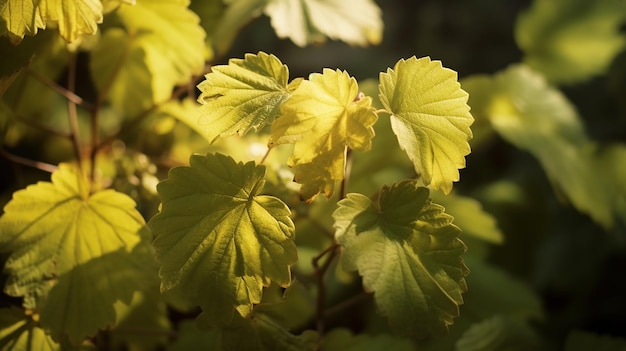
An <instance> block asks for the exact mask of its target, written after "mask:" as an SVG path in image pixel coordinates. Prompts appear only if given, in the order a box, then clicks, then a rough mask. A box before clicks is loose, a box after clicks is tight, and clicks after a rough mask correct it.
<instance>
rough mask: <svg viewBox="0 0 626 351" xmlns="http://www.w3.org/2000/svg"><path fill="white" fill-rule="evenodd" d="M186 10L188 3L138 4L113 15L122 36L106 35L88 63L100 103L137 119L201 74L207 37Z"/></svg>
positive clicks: (180, 0)
mask: <svg viewBox="0 0 626 351" xmlns="http://www.w3.org/2000/svg"><path fill="white" fill-rule="evenodd" d="M188 5H189V1H187V0H174V1H171V0H155V1H148V0H138V1H137V4H136V5H134V6H129V5H127V4H122V5H121V6H120V8H119V9H118V10H117V11H116V12H114V13H113V14H112V15H113V16H116V17H117V18H116V20H118V21H120V22H121V24H122V25H123V28H124V33H122V32H121V30H120V28H117V27H113V28H110V29H108V30H107V31H106V32H105V33H104V34H105V35H104V36H105V38H106V39H105V40H103V41H101V42H100V43H99V44H98V45H97V46H96V48H95V49H94V50H95V52H94V54H93V55H91V61H90V70H91V75H92V77H93V79H94V82H95V83H96V87H97V88H98V92H99V94H100V96H99V98H100V99H103V100H106V101H110V102H111V103H112V104H113V105H114V106H115V107H116V108H117V109H119V110H120V111H122V112H124V113H125V114H127V115H130V116H131V117H133V116H135V115H137V114H138V113H140V112H143V111H144V110H146V106H148V107H151V106H152V105H154V104H156V103H162V102H164V101H166V100H167V99H169V98H170V96H171V95H172V90H173V88H174V87H175V86H176V85H179V84H183V83H187V82H189V81H190V79H191V78H192V76H194V75H199V74H201V73H202V71H203V70H204V58H205V57H204V55H205V44H204V37H205V33H204V30H203V29H202V27H201V26H200V25H199V19H198V16H197V15H196V14H194V13H193V12H192V11H191V10H189V9H188V8H187V6H188ZM109 32H110V33H109Z"/></svg>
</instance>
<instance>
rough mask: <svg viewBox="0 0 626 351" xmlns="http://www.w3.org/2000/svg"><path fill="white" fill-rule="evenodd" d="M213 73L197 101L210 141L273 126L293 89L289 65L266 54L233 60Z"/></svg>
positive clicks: (215, 67)
mask: <svg viewBox="0 0 626 351" xmlns="http://www.w3.org/2000/svg"><path fill="white" fill-rule="evenodd" d="M211 71H212V72H211V73H209V74H207V75H206V76H205V78H206V79H205V80H204V81H203V82H202V83H200V84H199V85H198V89H200V91H201V92H202V93H201V94H200V97H199V98H198V101H199V102H200V103H201V104H203V106H202V109H201V114H202V117H201V119H200V122H199V123H200V124H201V125H203V126H204V128H206V129H207V134H208V136H209V138H208V139H209V142H213V141H215V139H217V138H218V137H220V136H228V135H233V134H237V135H239V136H241V135H244V134H246V133H247V132H248V131H250V130H254V131H257V130H259V129H261V128H262V127H263V126H265V124H266V123H271V122H272V121H273V120H274V118H276V117H278V116H279V115H280V107H281V105H282V104H283V102H284V101H285V100H286V99H287V98H289V95H290V91H291V90H293V89H292V88H291V87H289V86H288V81H289V70H288V69H287V66H286V65H284V64H283V63H282V62H280V60H279V59H278V58H277V57H276V56H274V55H268V54H266V53H264V52H259V53H258V54H257V55H253V54H246V56H245V58H244V59H231V60H229V61H228V65H220V66H213V67H212V68H211Z"/></svg>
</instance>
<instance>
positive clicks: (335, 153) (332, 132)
mask: <svg viewBox="0 0 626 351" xmlns="http://www.w3.org/2000/svg"><path fill="white" fill-rule="evenodd" d="M358 89H359V88H358V85H357V82H356V79H354V78H353V77H350V76H349V75H348V73H347V72H345V71H340V70H336V71H333V70H331V69H324V72H323V74H319V73H313V74H311V75H310V77H309V80H305V81H302V82H301V84H300V85H299V86H298V88H297V89H296V90H295V91H294V92H293V94H292V96H291V98H289V100H287V102H285V103H284V105H283V108H282V116H281V117H280V118H278V119H277V120H276V121H274V123H273V124H272V137H271V141H270V146H273V145H277V144H284V143H294V144H295V146H294V150H293V154H292V156H291V157H290V158H289V161H288V164H289V166H290V167H294V168H295V181H296V182H298V183H300V184H302V188H301V190H300V194H301V197H302V198H303V199H305V200H307V201H309V202H310V201H312V200H313V198H315V196H317V194H318V193H320V192H322V193H323V194H324V195H326V196H327V197H330V196H331V195H332V194H333V191H334V187H335V182H336V181H340V180H342V179H343V178H344V168H345V154H346V149H347V148H350V149H352V150H357V151H367V150H369V149H370V147H371V144H372V141H371V139H372V138H373V137H374V129H373V125H374V123H376V120H377V119H378V117H377V116H376V114H375V113H374V109H373V108H372V106H371V104H372V100H371V98H369V97H360V96H358V93H359V90H358Z"/></svg>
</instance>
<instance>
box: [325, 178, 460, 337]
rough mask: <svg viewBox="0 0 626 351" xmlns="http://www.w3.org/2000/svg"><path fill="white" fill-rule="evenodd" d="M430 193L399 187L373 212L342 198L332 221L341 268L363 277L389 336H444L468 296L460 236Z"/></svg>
mask: <svg viewBox="0 0 626 351" xmlns="http://www.w3.org/2000/svg"><path fill="white" fill-rule="evenodd" d="M428 193H429V192H428V189H426V188H421V187H417V186H416V182H415V181H404V182H401V183H398V184H394V185H393V186H391V187H384V188H383V190H382V192H381V194H380V198H379V201H378V204H374V203H373V202H372V201H371V200H370V199H368V198H367V197H365V196H363V195H360V194H355V193H351V194H348V196H347V198H346V199H343V200H341V201H340V202H339V208H338V209H337V210H336V211H335V212H334V213H333V218H334V219H335V225H334V226H335V229H336V232H335V237H336V239H337V241H338V242H339V243H340V244H341V245H343V246H344V249H345V250H344V256H343V257H342V263H343V265H344V267H345V268H346V269H347V270H358V271H359V274H360V275H361V276H363V285H364V286H365V289H366V290H368V291H372V292H374V299H375V301H376V305H377V306H378V308H379V310H380V312H381V313H382V314H383V315H385V316H387V317H388V318H389V322H390V324H391V327H392V328H393V329H395V330H397V331H399V332H401V333H405V334H412V335H416V336H418V337H424V336H426V335H429V334H442V333H445V332H446V331H447V328H448V325H450V324H452V322H453V319H454V318H455V317H457V316H458V315H459V305H460V304H462V303H463V299H462V297H461V294H462V293H463V292H464V291H465V290H466V289H467V286H466V283H465V275H467V273H468V269H467V267H466V266H465V264H464V263H463V260H462V258H461V254H462V253H463V252H464V251H465V245H464V244H463V242H461V240H460V239H459V238H458V235H459V233H460V230H459V228H458V227H456V226H455V225H453V224H452V223H451V222H452V217H451V216H449V215H447V214H445V213H444V209H443V207H441V206H439V205H436V204H433V203H432V202H431V201H430V200H429V199H428Z"/></svg>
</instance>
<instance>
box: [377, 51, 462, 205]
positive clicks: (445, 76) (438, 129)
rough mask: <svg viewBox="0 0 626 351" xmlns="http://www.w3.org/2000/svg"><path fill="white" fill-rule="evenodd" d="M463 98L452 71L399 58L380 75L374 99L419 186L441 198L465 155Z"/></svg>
mask: <svg viewBox="0 0 626 351" xmlns="http://www.w3.org/2000/svg"><path fill="white" fill-rule="evenodd" d="M467 99H468V95H467V93H466V92H465V91H463V90H462V89H461V87H460V85H459V83H458V82H457V74H456V72H454V71H452V70H450V69H447V68H444V67H442V66H441V62H440V61H431V60H430V58H428V57H423V58H420V59H417V58H415V57H411V58H410V59H408V60H404V59H402V60H400V61H398V62H397V63H396V65H395V66H394V68H393V69H387V72H386V73H381V74H380V100H381V102H382V104H383V106H384V107H385V108H386V109H387V111H389V113H391V126H392V128H393V131H394V133H395V134H396V136H397V137H398V142H399V143H400V147H401V148H402V149H403V150H405V151H406V152H407V154H408V156H409V158H410V159H411V161H413V165H414V166H415V170H416V171H417V173H418V174H419V175H420V176H421V179H422V181H423V183H424V185H430V186H431V187H432V188H433V189H441V190H443V192H444V193H446V194H447V193H449V192H450V190H452V182H455V181H458V180H459V171H458V169H460V168H464V167H465V156H466V155H468V154H469V153H470V146H469V143H468V140H469V139H471V138H472V131H471V130H470V125H471V124H472V122H473V121H474V118H473V117H472V115H471V114H470V112H469V110H470V108H469V106H468V105H467Z"/></svg>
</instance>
